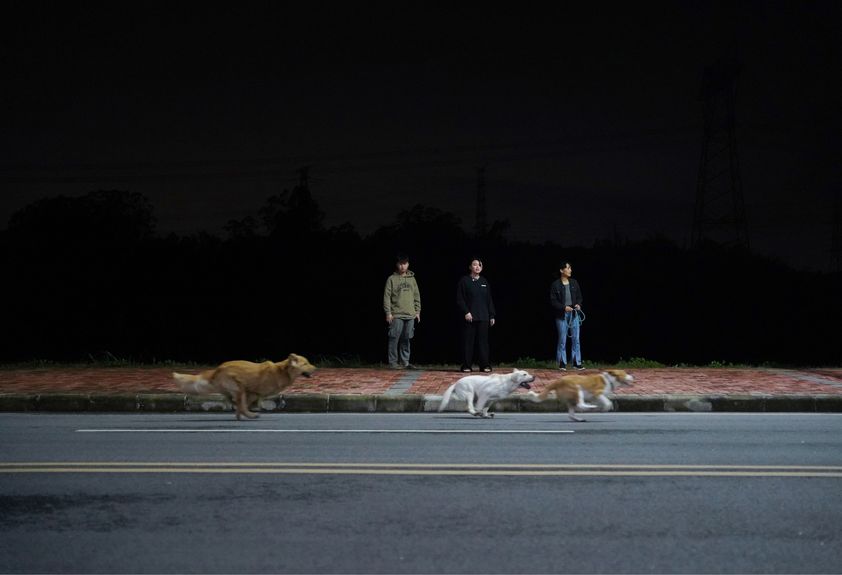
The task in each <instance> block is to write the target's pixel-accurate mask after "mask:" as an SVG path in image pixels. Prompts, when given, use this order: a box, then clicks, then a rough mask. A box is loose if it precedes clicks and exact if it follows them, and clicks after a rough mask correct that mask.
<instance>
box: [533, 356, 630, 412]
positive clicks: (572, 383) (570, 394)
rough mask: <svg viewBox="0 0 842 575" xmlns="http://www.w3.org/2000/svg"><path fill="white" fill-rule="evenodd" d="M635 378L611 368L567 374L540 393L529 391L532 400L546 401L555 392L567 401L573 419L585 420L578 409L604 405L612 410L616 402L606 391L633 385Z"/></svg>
mask: <svg viewBox="0 0 842 575" xmlns="http://www.w3.org/2000/svg"><path fill="white" fill-rule="evenodd" d="M633 381H634V378H633V377H632V376H631V375H629V374H628V373H626V372H625V371H623V370H621V369H609V370H608V371H603V372H602V373H594V374H590V375H565V376H563V377H561V378H559V379H557V380H555V381H554V382H552V383H550V384H548V385H547V386H546V387H545V388H544V390H543V391H542V392H541V393H540V394H538V393H535V392H534V391H530V392H529V396H530V397H531V398H532V401H544V400H545V399H547V396H548V395H549V394H550V393H552V392H555V395H556V397H558V398H559V399H563V400H565V401H566V402H567V413H568V415H569V416H570V419H572V420H573V421H585V420H584V419H582V418H579V417H576V410H577V409H578V410H579V411H584V410H588V409H596V408H597V407H602V411H611V410H612V409H614V404H612V403H611V400H609V399H608V398H607V397H605V394H606V393H612V392H613V391H614V389H615V388H616V387H619V386H621V385H631V384H632V382H633ZM585 399H595V400H596V401H598V402H599V406H596V405H592V404H590V403H585Z"/></svg>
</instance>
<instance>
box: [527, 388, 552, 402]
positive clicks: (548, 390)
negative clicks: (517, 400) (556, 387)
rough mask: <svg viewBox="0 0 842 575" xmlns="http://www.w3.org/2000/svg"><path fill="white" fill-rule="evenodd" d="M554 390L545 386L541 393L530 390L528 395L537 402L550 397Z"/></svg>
mask: <svg viewBox="0 0 842 575" xmlns="http://www.w3.org/2000/svg"><path fill="white" fill-rule="evenodd" d="M552 392H553V390H552V388H550V387H545V388H544V389H543V390H542V391H541V393H535V392H534V391H532V390H530V391H529V393H527V394H526V397H528V398H529V399H531V400H532V401H534V402H536V403H537V402H539V401H544V400H545V399H547V397H549V395H550V393H552Z"/></svg>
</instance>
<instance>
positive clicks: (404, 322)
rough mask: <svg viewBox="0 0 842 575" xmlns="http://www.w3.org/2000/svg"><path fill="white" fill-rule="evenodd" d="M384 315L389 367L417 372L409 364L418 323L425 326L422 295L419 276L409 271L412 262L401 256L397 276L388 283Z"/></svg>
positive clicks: (396, 269) (388, 279)
mask: <svg viewBox="0 0 842 575" xmlns="http://www.w3.org/2000/svg"><path fill="white" fill-rule="evenodd" d="M383 311H384V312H385V314H386V323H387V324H389V332H388V333H389V337H388V347H387V351H388V357H389V367H391V368H392V369H414V367H413V365H412V364H411V363H409V352H410V345H409V340H411V339H412V337H413V336H414V335H415V322H416V321H417V322H419V323H420V322H421V292H420V291H418V283H417V282H416V281H415V274H414V273H413V272H411V271H409V258H408V257H407V256H405V255H403V254H401V255H398V257H397V258H396V261H395V272H394V273H393V274H392V275H390V276H389V277H388V278H387V279H386V288H385V289H384V290H383Z"/></svg>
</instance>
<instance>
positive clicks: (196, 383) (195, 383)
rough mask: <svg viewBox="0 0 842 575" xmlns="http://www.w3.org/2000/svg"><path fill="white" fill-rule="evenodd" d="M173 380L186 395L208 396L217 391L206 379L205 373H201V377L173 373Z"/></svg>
mask: <svg viewBox="0 0 842 575" xmlns="http://www.w3.org/2000/svg"><path fill="white" fill-rule="evenodd" d="M172 378H173V380H175V384H176V385H177V386H178V389H180V390H181V391H182V392H184V393H190V394H193V395H206V394H210V393H214V391H215V390H214V388H213V386H212V385H211V382H210V381H208V380H207V379H205V374H204V373H200V374H199V375H190V374H187V373H175V372H173V374H172Z"/></svg>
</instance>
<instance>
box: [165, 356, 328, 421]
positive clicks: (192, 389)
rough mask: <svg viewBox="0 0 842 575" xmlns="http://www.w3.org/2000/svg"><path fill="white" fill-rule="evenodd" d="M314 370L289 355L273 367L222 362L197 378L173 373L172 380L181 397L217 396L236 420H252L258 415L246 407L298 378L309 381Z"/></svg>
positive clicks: (309, 365)
mask: <svg viewBox="0 0 842 575" xmlns="http://www.w3.org/2000/svg"><path fill="white" fill-rule="evenodd" d="M314 371H316V366H314V365H312V364H311V363H310V362H309V361H307V358H306V357H303V356H300V355H295V354H294V353H291V354H289V357H288V358H286V359H285V360H283V361H279V362H277V363H275V362H271V361H264V362H263V363H253V362H251V361H226V362H225V363H223V364H222V365H220V366H219V367H217V368H215V369H209V370H207V371H203V372H202V373H200V374H199V375H188V374H185V373H173V374H172V376H173V379H174V380H175V382H176V385H178V388H179V389H180V390H181V391H183V392H184V393H190V394H194V395H201V394H207V393H221V394H222V395H224V396H225V397H227V398H228V399H229V400H231V403H233V404H234V409H235V410H236V413H237V419H238V420H239V419H240V416H241V415H242V416H245V417H248V418H249V419H254V418H255V417H258V416H259V415H258V414H257V413H254V412H253V411H250V410H249V405H251V404H252V403H254V402H255V401H258V400H261V399H263V398H264V397H268V396H270V395H275V394H278V393H280V392H281V391H283V390H284V389H286V388H288V387H289V386H290V385H292V384H293V382H294V381H295V380H296V379H297V378H298V376H299V375H303V376H304V377H310V374H312V373H313V372H314Z"/></svg>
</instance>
